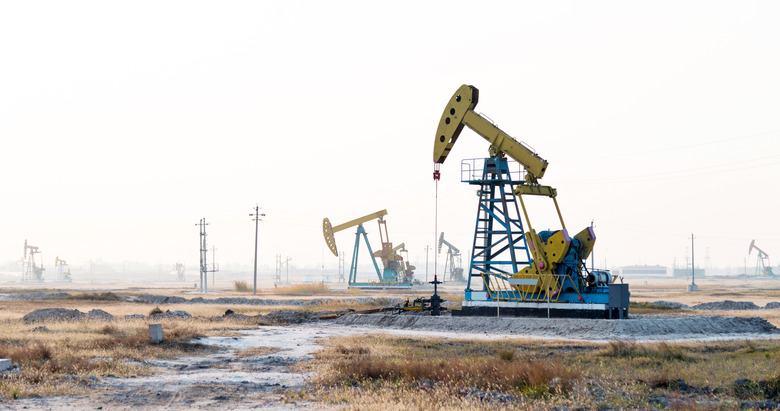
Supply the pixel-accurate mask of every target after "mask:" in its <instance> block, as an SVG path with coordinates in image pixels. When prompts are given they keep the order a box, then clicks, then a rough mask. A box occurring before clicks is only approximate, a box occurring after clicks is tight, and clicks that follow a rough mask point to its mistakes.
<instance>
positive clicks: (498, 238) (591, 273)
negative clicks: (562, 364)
mask: <svg viewBox="0 0 780 411" xmlns="http://www.w3.org/2000/svg"><path fill="white" fill-rule="evenodd" d="M478 101H479V90H478V89H477V88H476V87H474V86H470V85H466V84H464V85H462V86H461V87H460V88H458V90H457V91H456V92H455V94H453V95H452V97H451V98H450V100H449V101H448V102H447V106H446V107H445V109H444V113H443V114H442V116H441V119H440V121H439V126H438V128H437V130H436V138H435V140H434V147H433V161H434V173H433V178H434V180H438V179H439V178H440V172H439V169H440V165H441V163H444V161H445V160H446V159H447V156H448V155H449V154H450V151H451V150H452V147H453V146H454V145H455V142H456V141H457V140H458V137H459V136H460V133H461V131H462V130H463V127H464V126H468V127H469V128H470V129H472V130H473V131H474V132H476V133H477V134H478V135H480V136H481V137H482V138H484V139H485V140H487V141H488V142H489V143H490V150H489V152H490V157H489V158H485V159H472V160H464V161H463V162H462V163H461V181H462V182H466V183H469V184H471V185H476V186H477V187H479V191H478V193H479V204H478V206H477V223H476V228H475V232H474V243H473V246H472V253H471V254H472V257H471V261H470V264H469V274H468V278H467V280H468V283H467V286H466V290H465V301H463V303H462V309H461V310H457V311H453V315H510V316H512V315H516V316H526V315H536V316H544V315H545V314H546V315H547V316H553V317H591V318H613V317H617V318H625V317H627V316H628V304H629V295H630V294H629V292H628V284H622V283H620V284H615V283H614V280H615V279H614V277H612V278H610V277H611V276H610V275H609V273H608V272H606V271H595V270H593V267H591V269H590V270H588V267H587V266H586V262H587V257H588V256H589V255H590V253H591V251H592V250H593V245H594V243H595V241H596V235H595V233H594V232H593V229H592V228H591V227H586V228H585V229H583V230H582V231H580V232H579V233H577V234H576V235H574V236H570V235H569V232H568V231H567V229H566V226H565V225H564V222H563V216H562V215H561V211H560V209H559V207H558V202H557V200H556V196H557V194H558V193H557V191H556V189H555V188H553V187H550V186H545V185H542V184H541V183H540V182H539V180H540V179H541V178H542V177H543V176H544V173H545V171H547V165H548V163H547V161H546V160H544V159H543V158H541V157H540V156H539V155H538V154H536V152H534V151H533V150H532V149H531V148H529V147H528V146H527V145H526V144H523V143H521V142H520V141H517V140H515V139H514V138H512V137H511V136H510V135H509V134H507V133H505V132H504V131H503V130H501V129H500V128H498V127H497V126H496V125H495V124H493V123H492V122H491V121H489V120H488V119H486V118H485V117H483V116H482V115H480V114H478V113H476V112H475V111H474V108H475V107H476V105H477V103H478ZM507 157H509V158H510V159H512V160H514V161H515V162H516V163H519V165H520V166H522V167H523V170H522V172H519V171H520V170H519V167H518V172H517V173H514V172H513V171H512V170H513V169H512V168H510V162H509V159H507ZM480 164H481V173H480V172H479V171H478V170H479V165H480ZM523 196H537V197H548V198H550V199H552V200H553V204H554V205H555V210H556V212H557V214H558V219H559V220H560V221H559V222H560V229H550V230H544V231H539V232H537V231H536V230H535V229H534V228H533V227H532V226H531V221H530V219H529V215H528V211H527V209H526V207H525V203H524V202H523ZM518 203H519V205H520V206H521V207H522V210H523V216H524V217H525V218H524V220H525V224H524V223H523V218H521V216H520V211H519V207H518ZM499 310H500V311H499ZM499 313H500V314H499Z"/></svg>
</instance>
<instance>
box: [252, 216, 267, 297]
mask: <svg viewBox="0 0 780 411" xmlns="http://www.w3.org/2000/svg"><path fill="white" fill-rule="evenodd" d="M249 216H250V217H253V220H255V276H254V283H253V287H252V293H253V294H257V231H258V229H259V226H258V224H259V223H260V221H262V220H261V219H260V217H265V214H260V207H258V206H257V204H255V213H254V214H249Z"/></svg>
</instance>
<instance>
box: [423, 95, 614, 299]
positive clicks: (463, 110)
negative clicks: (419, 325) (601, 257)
mask: <svg viewBox="0 0 780 411" xmlns="http://www.w3.org/2000/svg"><path fill="white" fill-rule="evenodd" d="M478 102H479V90H478V89H477V88H476V87H474V86H470V85H467V84H464V85H462V86H460V88H458V90H457V91H456V92H455V94H453V95H452V98H450V100H449V102H448V103H447V106H446V107H445V108H444V113H442V116H441V120H440V121H439V126H438V128H437V129H436V140H435V141H434V146H433V161H434V162H435V163H443V162H444V161H445V160H446V159H447V156H448V155H449V153H450V151H451V150H452V147H453V146H454V144H455V142H456V141H457V140H458V137H459V136H460V133H461V131H463V127H464V126H468V127H469V128H470V129H472V130H474V132H476V133H477V134H479V135H480V136H481V137H482V138H484V139H485V140H487V141H488V142H490V151H491V155H495V156H499V157H503V156H504V155H506V156H509V157H510V158H512V159H513V160H515V161H517V162H518V163H520V164H521V165H522V166H523V167H524V168H525V171H526V175H525V182H523V183H520V184H519V185H518V186H517V187H515V189H514V193H515V195H517V198H518V199H520V205H521V206H522V209H523V216H524V217H525V222H526V224H527V228H528V232H527V233H525V236H526V242H527V243H528V248H529V251H530V253H531V256H532V257H533V262H532V263H531V265H530V266H528V267H525V268H524V269H522V270H521V271H520V272H518V273H516V274H515V275H513V276H512V278H521V279H534V278H537V279H538V281H537V283H536V285H508V283H507V284H502V281H496V283H495V284H494V285H493V286H491V285H490V284H492V283H491V282H490V281H489V278H491V277H492V278H495V279H499V278H504V277H503V276H501V275H494V274H484V273H483V274H482V277H483V280H484V281H485V284H486V286H487V287H488V290H490V291H492V290H493V289H494V288H491V287H496V288H495V289H496V290H497V291H502V290H503V291H506V290H507V289H509V288H514V289H515V290H517V291H519V292H520V294H521V296H522V297H521V300H523V301H541V300H539V299H538V298H537V299H531V300H528V299H527V295H529V294H532V293H533V294H536V295H539V294H538V293H539V292H540V291H542V292H544V291H545V290H547V291H546V292H545V294H551V295H550V300H551V301H557V295H558V294H559V293H560V291H561V290H560V289H559V288H560V286H559V284H562V277H569V276H562V275H559V274H554V272H553V270H554V269H555V265H556V264H558V263H560V262H561V261H562V260H563V258H564V257H565V255H566V253H567V252H568V249H569V246H570V239H569V236H568V232H567V231H566V224H565V223H564V221H563V215H562V214H561V210H560V207H558V201H557V199H556V197H557V194H558V193H557V191H556V190H555V188H553V187H550V186H544V185H540V184H539V182H538V179H540V178H542V177H543V176H544V173H545V171H546V170H547V165H548V163H547V161H546V160H544V159H543V158H541V157H539V155H537V154H536V153H535V152H534V151H533V150H531V149H530V148H529V147H527V146H526V145H524V144H523V143H521V142H519V141H517V140H515V139H514V138H512V137H511V136H510V135H509V134H507V133H506V132H504V131H503V130H501V129H500V128H498V127H497V126H496V125H495V124H493V123H492V122H491V121H489V120H487V119H486V118H485V117H483V116H481V115H479V114H477V113H476V112H474V108H475V107H476V105H477V103H478ZM523 195H535V196H546V197H550V198H552V200H553V203H554V204H555V211H556V212H557V213H558V218H559V220H560V222H561V228H562V229H561V230H560V231H558V232H557V233H555V234H553V235H552V236H551V237H549V238H548V240H547V241H546V242H545V241H542V239H541V237H540V236H539V235H538V234H537V233H536V231H535V230H534V229H533V227H532V226H531V220H530V219H529V218H528V211H527V210H526V207H525V203H524V202H523ZM588 230H590V229H589V228H586V229H585V230H583V232H586V234H590V236H588V235H586V234H582V233H583V232H580V233H579V234H577V236H575V238H577V239H578V240H580V242H582V243H583V244H584V246H585V250H586V252H587V254H588V255H589V254H590V253H591V252H592V250H593V243H594V241H595V235H592V230H591V231H588ZM578 236H579V237H578ZM569 278H570V277H569ZM613 281H614V280H613ZM577 293H578V294H579V290H578V291H577ZM580 298H582V296H581V295H580ZM545 301H546V300H545Z"/></svg>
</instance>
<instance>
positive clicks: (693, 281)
mask: <svg viewBox="0 0 780 411" xmlns="http://www.w3.org/2000/svg"><path fill="white" fill-rule="evenodd" d="M691 284H693V285H696V260H695V259H694V250H693V233H691Z"/></svg>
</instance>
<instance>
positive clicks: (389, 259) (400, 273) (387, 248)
mask: <svg viewBox="0 0 780 411" xmlns="http://www.w3.org/2000/svg"><path fill="white" fill-rule="evenodd" d="M386 215H387V210H381V211H377V212H376V213H371V214H368V215H365V216H363V217H360V218H356V219H354V220H351V221H348V222H346V223H343V224H339V225H337V226H333V225H332V224H331V223H330V220H329V219H327V218H325V219H323V220H322V234H323V236H324V237H325V243H326V244H327V245H328V248H329V249H330V251H331V252H332V253H333V255H335V256H336V257H338V255H339V253H338V248H337V247H336V238H335V236H334V234H335V233H337V232H339V231H342V230H345V229H347V228H351V227H355V226H357V231H356V232H355V248H354V250H353V251H352V265H351V266H350V268H349V286H350V287H354V288H362V289H371V288H375V289H385V288H402V289H403V288H411V287H412V282H413V280H414V273H413V271H412V270H414V266H412V265H411V264H409V263H407V262H404V258H403V257H402V256H401V255H400V254H399V253H398V250H401V249H403V248H404V245H403V244H401V245H399V246H397V247H393V243H391V242H390V238H389V236H388V234H387V222H386V221H385V219H384V216H386ZM373 220H377V223H378V224H379V238H380V240H381V242H382V248H381V249H380V250H378V251H377V252H373V250H372V249H371V243H369V242H368V236H367V235H366V230H365V228H363V223H367V222H369V221H373ZM383 229H384V230H383ZM383 231H384V232H383ZM361 235H362V236H363V241H364V242H365V243H366V247H367V248H368V253H369V255H370V256H371V262H372V263H373V264H374V269H375V270H376V276H377V280H378V281H369V282H359V281H358V280H357V268H358V256H359V252H360V237H361ZM377 257H379V258H380V259H381V261H382V265H383V269H382V270H381V271H380V269H379V265H378V264H377V263H376V258H377Z"/></svg>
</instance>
